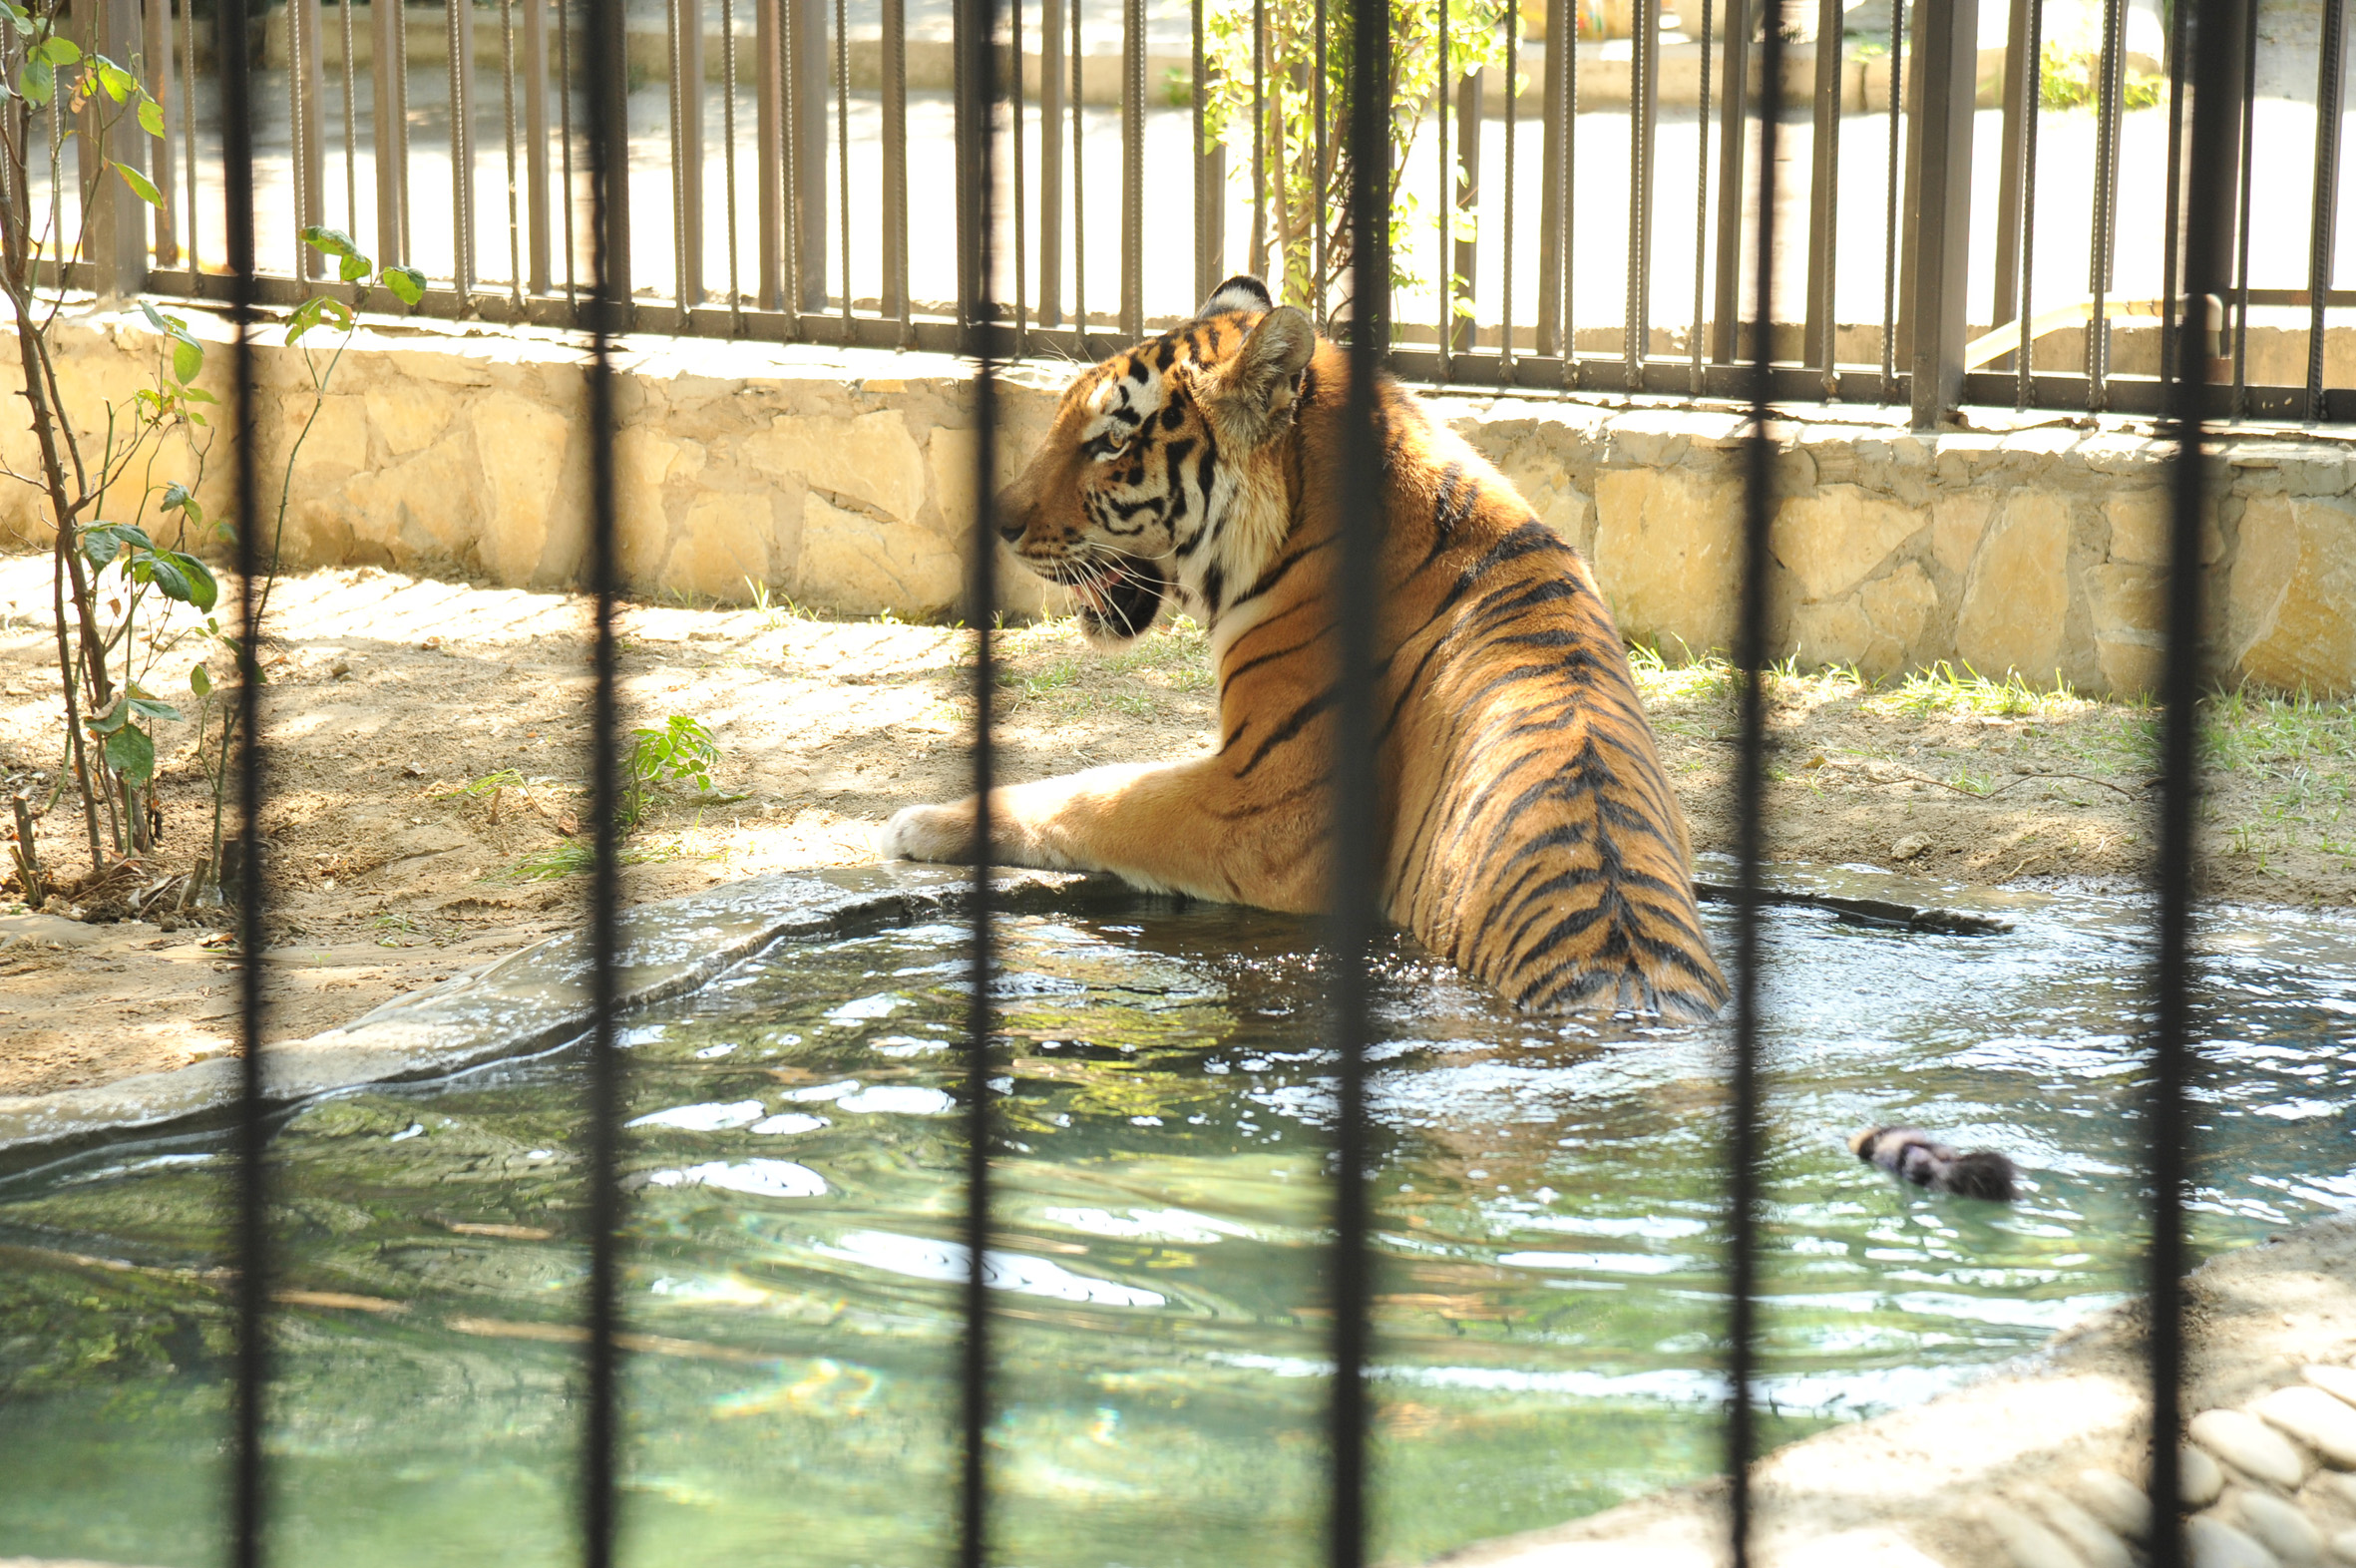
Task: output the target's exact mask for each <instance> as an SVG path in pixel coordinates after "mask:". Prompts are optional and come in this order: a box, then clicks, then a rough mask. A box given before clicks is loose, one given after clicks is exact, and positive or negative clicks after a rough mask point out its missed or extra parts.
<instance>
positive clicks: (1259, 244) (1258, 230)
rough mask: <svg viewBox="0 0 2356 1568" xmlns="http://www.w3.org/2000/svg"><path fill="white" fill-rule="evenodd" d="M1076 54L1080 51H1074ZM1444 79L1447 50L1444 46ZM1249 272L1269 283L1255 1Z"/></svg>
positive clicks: (1263, 72) (1264, 74)
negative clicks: (1250, 253)
mask: <svg viewBox="0 0 2356 1568" xmlns="http://www.w3.org/2000/svg"><path fill="white" fill-rule="evenodd" d="M1073 53H1074V54H1077V53H1078V51H1077V50H1074V51H1073ZM1441 56H1442V62H1443V69H1442V72H1441V74H1442V76H1443V77H1444V76H1445V75H1446V72H1445V69H1444V64H1445V56H1446V49H1445V46H1444V45H1443V46H1442V49H1441ZM1249 270H1250V271H1251V272H1252V274H1253V275H1254V276H1255V277H1258V278H1261V279H1263V280H1265V279H1266V278H1267V276H1268V274H1269V273H1270V272H1272V271H1274V270H1275V269H1274V268H1273V267H1271V266H1270V265H1269V264H1268V0H1252V259H1251V263H1250V267H1249Z"/></svg>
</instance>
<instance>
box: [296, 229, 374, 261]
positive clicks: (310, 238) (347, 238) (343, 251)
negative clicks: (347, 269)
mask: <svg viewBox="0 0 2356 1568" xmlns="http://www.w3.org/2000/svg"><path fill="white" fill-rule="evenodd" d="M302 242H303V243H304V244H306V245H309V246H310V247H311V248H312V249H313V250H316V251H319V252H321V253H322V254H325V255H331V256H356V255H359V254H360V247H359V245H358V244H357V243H356V242H354V240H353V239H352V236H351V235H349V234H347V233H345V232H344V231H343V230H342V229H340V228H328V227H325V226H323V225H321V224H318V223H309V224H305V225H304V227H303V231H302Z"/></svg>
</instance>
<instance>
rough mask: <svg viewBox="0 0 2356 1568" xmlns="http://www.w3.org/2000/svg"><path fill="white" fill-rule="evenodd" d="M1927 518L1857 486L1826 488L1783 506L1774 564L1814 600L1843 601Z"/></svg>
mask: <svg viewBox="0 0 2356 1568" xmlns="http://www.w3.org/2000/svg"><path fill="white" fill-rule="evenodd" d="M1923 521H1924V520H1923V517H1922V514H1920V513H1918V512H1916V511H1914V510H1913V509H1912V508H1909V507H1902V506H1899V505H1898V504H1897V503H1896V502H1894V501H1890V500H1888V499H1887V498H1885V497H1881V496H1875V495H1873V494H1871V493H1870V492H1867V491H1865V490H1861V489H1859V488H1858V487H1857V486H1855V485H1827V486H1825V487H1824V488H1823V489H1822V490H1820V491H1818V492H1817V493H1816V494H1814V495H1812V496H1805V497H1802V498H1800V499H1798V500H1795V501H1787V502H1785V503H1784V504H1783V507H1782V510H1781V512H1780V514H1779V515H1778V516H1777V517H1776V520H1775V533H1774V539H1775V559H1776V560H1778V561H1780V562H1781V563H1782V564H1783V565H1784V567H1785V568H1787V569H1788V570H1789V571H1790V573H1791V575H1792V577H1793V578H1794V579H1795V580H1796V582H1797V584H1798V586H1799V589H1800V593H1801V595H1802V596H1803V597H1805V598H1807V599H1811V600H1825V599H1834V598H1840V597H1842V596H1844V595H1845V594H1847V593H1848V591H1849V590H1850V589H1851V588H1855V587H1856V586H1857V585H1858V584H1860V583H1862V582H1864V581H1865V580H1866V579H1867V578H1868V577H1871V576H1872V575H1873V573H1874V572H1875V571H1876V570H1877V569H1878V568H1879V567H1880V566H1881V564H1882V563H1883V562H1884V561H1886V560H1888V559H1889V554H1890V552H1891V551H1893V550H1895V549H1897V548H1898V547H1899V546H1900V545H1902V544H1904V543H1905V542H1906V541H1907V540H1909V539H1911V538H1913V537H1914V536H1915V535H1916V534H1917V533H1919V532H1921V530H1922V526H1923Z"/></svg>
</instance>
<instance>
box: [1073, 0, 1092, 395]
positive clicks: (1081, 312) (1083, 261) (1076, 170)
mask: <svg viewBox="0 0 2356 1568" xmlns="http://www.w3.org/2000/svg"><path fill="white" fill-rule="evenodd" d="M1068 3H1069V5H1070V8H1071V324H1072V327H1073V329H1074V330H1076V331H1077V332H1078V333H1079V344H1080V358H1082V359H1087V358H1089V357H1091V356H1090V355H1089V352H1088V228H1087V224H1086V222H1085V221H1084V218H1085V216H1086V206H1085V203H1084V202H1083V201H1082V200H1081V199H1080V196H1081V192H1082V191H1083V190H1085V188H1086V182H1085V181H1084V180H1083V179H1082V178H1081V175H1082V173H1083V171H1082V170H1081V168H1080V87H1081V81H1080V0H1068Z"/></svg>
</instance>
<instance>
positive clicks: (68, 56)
mask: <svg viewBox="0 0 2356 1568" xmlns="http://www.w3.org/2000/svg"><path fill="white" fill-rule="evenodd" d="M27 58H28V59H32V60H38V61H40V62H41V63H42V64H44V65H53V66H62V65H72V64H73V63H74V62H75V61H77V60H79V59H81V58H82V46H81V45H80V44H77V43H75V42H74V41H73V40H72V39H71V38H68V37H66V36H65V35H64V34H62V33H52V34H50V35H49V36H48V37H47V38H44V39H42V40H41V42H39V43H37V44H35V45H34V46H33V48H32V52H31V54H29V55H28V56H27Z"/></svg>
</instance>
